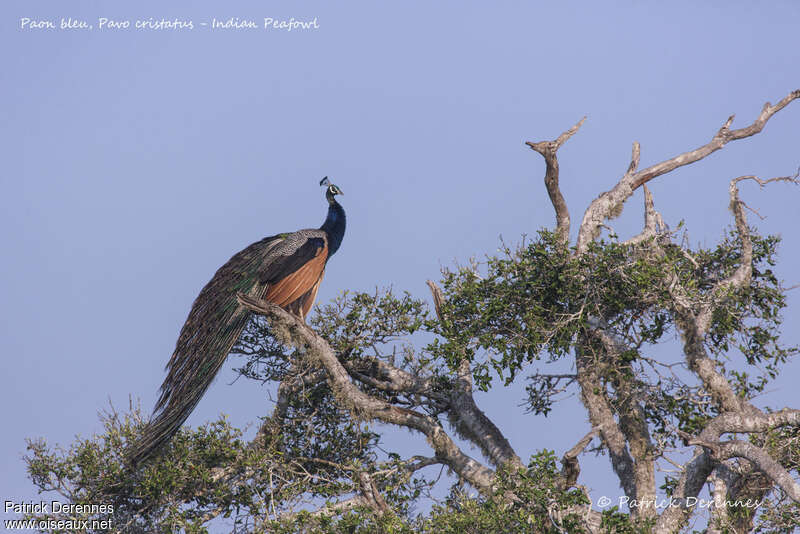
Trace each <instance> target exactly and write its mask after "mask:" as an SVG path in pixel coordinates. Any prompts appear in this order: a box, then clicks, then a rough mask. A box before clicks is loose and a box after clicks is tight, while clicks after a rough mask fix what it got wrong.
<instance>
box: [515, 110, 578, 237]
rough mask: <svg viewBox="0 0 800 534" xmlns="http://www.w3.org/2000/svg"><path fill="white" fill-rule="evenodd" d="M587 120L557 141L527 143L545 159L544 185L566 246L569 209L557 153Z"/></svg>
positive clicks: (557, 229) (558, 231)
mask: <svg viewBox="0 0 800 534" xmlns="http://www.w3.org/2000/svg"><path fill="white" fill-rule="evenodd" d="M585 120H586V117H584V118H582V119H581V120H579V121H578V122H577V124H575V126H573V127H572V128H570V129H569V130H567V131H566V132H564V133H562V134H561V135H559V136H558V139H556V140H555V141H540V142H538V143H533V142H531V141H528V142H527V143H525V144H526V145H528V146H529V147H531V149H533V150H535V151H536V152H538V153H539V154H541V155H542V157H544V161H545V164H546V169H545V174H544V184H545V187H547V194H548V195H550V202H551V203H552V204H553V208H554V209H555V210H556V234H557V235H558V237H559V238H560V239H561V241H562V243H564V244H566V243H568V242H569V224H570V223H569V209H567V203H566V201H565V200H564V195H562V194H561V189H560V188H559V186H558V158H557V157H556V152H557V151H558V149H559V148H560V147H561V145H563V144H564V143H565V142H566V141H567V139H569V138H570V137H572V136H573V135H574V134H575V132H577V131H578V130H579V129H580V127H581V126H582V125H583V122H584V121H585Z"/></svg>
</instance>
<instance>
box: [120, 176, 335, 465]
mask: <svg viewBox="0 0 800 534" xmlns="http://www.w3.org/2000/svg"><path fill="white" fill-rule="evenodd" d="M320 186H324V187H325V188H326V189H325V198H326V199H327V200H328V215H327V217H326V218H325V222H324V223H323V224H322V226H321V227H320V228H319V229H307V230H300V231H297V232H293V233H284V234H277V235H274V236H271V237H265V238H264V239H262V240H261V241H258V242H256V243H253V244H252V245H250V246H248V247H247V248H245V249H244V250H242V251H241V252H239V253H238V254H236V255H234V256H233V257H232V258H231V259H230V260H229V261H228V262H227V263H226V264H225V265H223V266H222V267H220V269H219V270H218V271H217V272H216V274H214V277H213V278H211V281H210V282H208V284H206V286H205V287H204V288H203V290H202V291H200V295H198V297H197V299H195V301H194V304H193V305H192V309H191V311H190V312H189V317H188V318H187V319H186V323H184V325H183V328H182V329H181V333H180V335H179V337H178V341H177V343H176V345H175V352H173V354H172V357H171V358H170V360H169V363H167V367H166V371H167V377H166V378H165V379H164V383H163V384H162V385H161V394H160V396H159V398H158V401H157V402H156V406H155V410H154V411H153V416H152V417H151V419H150V422H149V423H148V424H147V426H146V428H145V431H144V433H143V435H142V437H141V438H140V439H139V440H138V441H137V442H136V443H135V445H134V446H133V448H132V450H131V451H130V452H129V456H128V457H129V461H130V463H131V465H132V466H136V465H138V464H139V463H141V462H142V461H144V460H146V459H147V458H150V457H151V456H152V455H153V454H154V453H155V452H156V451H158V449H159V448H160V447H161V446H162V445H164V444H165V443H167V442H168V441H169V440H170V439H171V438H172V436H173V435H174V434H175V432H177V431H178V428H180V426H181V425H182V424H183V422H184V421H185V420H186V418H187V417H189V414H191V413H192V410H194V407H195V406H197V403H198V402H199V401H200V399H201V398H202V396H203V394H204V393H205V391H206V389H208V386H209V385H210V384H211V382H212V380H213V379H214V376H215V375H216V374H217V372H218V371H219V369H220V367H222V364H223V363H224V362H225V358H226V357H227V356H228V353H229V352H230V350H231V348H232V347H233V344H234V343H236V341H237V340H238V339H239V335H240V334H241V332H242V330H243V329H244V327H245V326H246V325H247V322H248V320H249V318H250V312H249V311H248V310H247V309H245V308H244V307H243V306H242V305H241V304H239V303H238V301H237V297H236V296H237V294H238V293H243V294H245V295H248V296H250V297H252V298H255V299H263V300H265V301H268V302H271V303H273V304H275V305H277V306H280V307H281V308H283V309H285V310H287V311H289V312H291V313H293V314H295V315H296V316H298V317H300V319H302V320H303V321H305V318H306V316H307V315H308V313H309V311H310V310H311V307H312V306H313V305H314V299H315V298H316V296H317V291H318V290H319V285H320V283H321V282H322V277H323V275H324V274H325V265H326V264H327V262H328V260H329V259H330V257H331V256H333V255H334V254H335V253H336V251H337V250H339V246H340V245H341V244H342V238H343V237H344V231H345V225H346V219H345V213H344V209H343V208H342V206H341V205H340V204H339V203H338V202H337V201H336V196H337V195H341V194H342V191H341V189H339V188H338V187H337V186H335V185H334V184H332V183H330V181H329V180H328V178H327V177H325V178H323V179H322V181H320Z"/></svg>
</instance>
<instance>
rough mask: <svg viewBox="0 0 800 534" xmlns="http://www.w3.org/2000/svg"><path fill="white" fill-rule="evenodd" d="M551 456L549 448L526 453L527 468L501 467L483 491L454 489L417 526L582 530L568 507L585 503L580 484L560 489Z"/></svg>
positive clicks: (433, 529)
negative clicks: (489, 490)
mask: <svg viewBox="0 0 800 534" xmlns="http://www.w3.org/2000/svg"><path fill="white" fill-rule="evenodd" d="M556 461H557V460H556V456H555V454H554V453H553V452H552V451H547V450H544V451H542V452H540V453H538V454H536V455H534V456H532V457H531V460H530V463H529V464H528V466H527V469H520V470H518V471H516V472H513V471H510V470H508V469H501V470H500V471H499V472H498V474H497V483H496V486H495V489H494V492H493V494H492V495H491V496H488V497H478V498H475V497H472V496H469V495H467V494H464V493H462V492H454V493H453V494H452V495H451V496H450V498H449V499H448V501H447V502H446V503H445V504H444V505H442V506H436V507H434V509H433V511H432V513H431V514H430V516H429V517H428V518H426V519H424V520H421V521H420V522H419V524H418V528H419V532H424V533H430V534H464V533H469V534H472V533H475V534H478V533H487V534H495V533H496V534H499V533H506V532H518V533H552V534H556V533H564V532H569V533H578V532H583V529H582V528H581V526H580V522H579V520H578V517H577V513H576V512H575V511H573V507H583V506H587V505H589V500H588V499H587V497H586V495H584V494H583V493H582V492H581V491H580V490H577V489H573V490H568V491H565V490H564V489H563V488H562V487H561V485H560V480H561V479H560V478H559V474H560V473H559V471H558V469H557V468H556ZM508 495H514V499H513V501H512V502H508V498H507V497H508ZM579 509H580V508H579Z"/></svg>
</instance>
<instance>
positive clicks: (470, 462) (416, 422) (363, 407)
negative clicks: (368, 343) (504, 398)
mask: <svg viewBox="0 0 800 534" xmlns="http://www.w3.org/2000/svg"><path fill="white" fill-rule="evenodd" d="M238 299H239V302H240V304H241V305H242V306H245V307H246V308H247V309H249V310H250V311H252V312H254V313H258V314H261V315H263V316H264V317H266V318H267V320H268V321H270V323H271V324H272V326H273V333H274V335H275V337H276V338H277V339H279V340H280V341H281V342H283V343H286V344H287V345H290V346H293V347H295V348H298V349H300V350H302V351H304V352H305V355H306V357H307V358H309V359H310V360H311V361H312V362H315V363H317V364H319V365H321V366H322V367H324V368H325V370H326V371H327V373H328V378H329V380H330V383H331V389H332V391H333V394H334V396H335V397H336V399H337V400H338V401H339V402H340V403H341V405H342V406H343V407H345V408H346V409H348V410H350V411H351V412H352V413H353V415H354V416H355V417H357V418H362V419H377V420H380V421H383V422H384V423H389V424H393V425H398V426H403V427H407V428H410V429H413V430H417V431H419V432H422V433H423V434H424V435H425V436H426V438H427V440H428V443H429V444H430V445H431V447H432V448H433V450H434V451H435V453H436V457H437V458H438V459H440V460H441V461H442V462H443V463H445V464H447V466H448V467H450V468H451V469H452V470H453V471H455V472H456V473H457V474H458V475H459V476H461V477H462V478H463V479H464V480H466V481H467V482H468V483H469V484H471V485H472V486H473V487H475V488H476V489H477V490H478V491H480V492H481V493H484V494H487V495H488V494H489V493H490V492H491V484H492V479H493V477H494V472H493V471H492V470H491V469H489V468H488V467H486V466H484V465H482V464H481V463H479V462H477V461H475V460H474V459H472V458H470V457H469V456H468V455H466V454H464V452H463V451H462V450H461V449H460V448H459V447H458V446H457V445H456V444H455V442H453V440H452V439H451V438H450V436H449V435H447V433H446V432H445V431H444V429H443V428H442V426H441V425H440V424H439V422H438V421H437V420H436V419H433V418H432V417H429V416H426V415H423V414H420V413H417V412H414V411H411V410H406V409H403V408H398V407H397V406H393V405H392V404H390V403H388V402H385V401H383V400H381V399H378V398H375V397H372V396H370V395H367V394H366V393H364V392H363V391H361V390H360V389H358V388H357V387H356V386H355V384H353V383H352V381H351V380H350V376H349V374H348V373H347V370H346V369H345V368H344V366H342V364H341V362H339V360H338V359H337V358H336V354H335V353H334V352H333V349H331V347H330V345H328V343H327V341H325V340H324V339H323V338H321V337H319V336H318V335H317V334H316V333H315V332H314V331H313V330H311V328H310V327H308V326H307V325H306V324H304V323H303V322H302V321H301V320H300V319H298V318H297V317H295V316H294V315H292V314H291V313H289V312H287V311H285V310H283V309H282V308H280V307H278V306H275V305H274V304H271V303H269V302H259V301H257V300H255V299H252V298H250V297H248V296H246V295H243V294H241V293H240V294H239V295H238Z"/></svg>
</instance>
